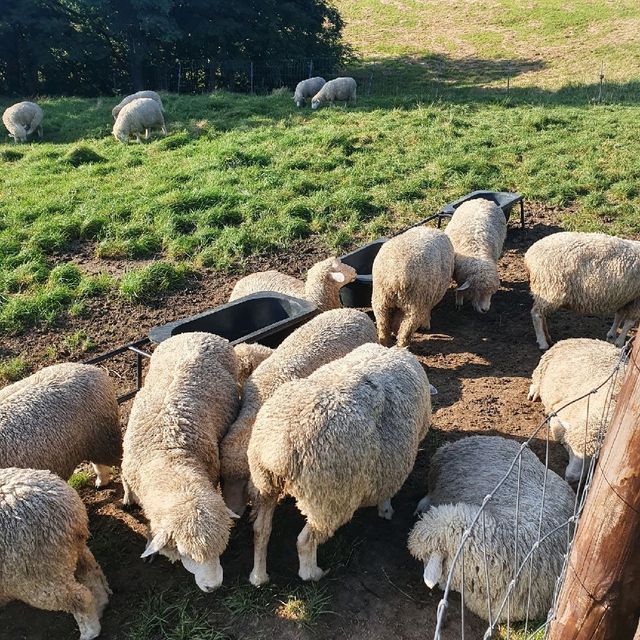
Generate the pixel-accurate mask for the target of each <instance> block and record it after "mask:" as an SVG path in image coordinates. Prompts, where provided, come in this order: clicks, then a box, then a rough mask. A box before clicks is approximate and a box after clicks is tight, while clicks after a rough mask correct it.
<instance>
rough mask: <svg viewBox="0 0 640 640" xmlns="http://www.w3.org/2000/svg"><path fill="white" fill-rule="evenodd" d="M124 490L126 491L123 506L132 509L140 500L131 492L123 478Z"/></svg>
mask: <svg viewBox="0 0 640 640" xmlns="http://www.w3.org/2000/svg"><path fill="white" fill-rule="evenodd" d="M122 488H123V489H124V495H123V496H122V506H124V507H131V506H133V505H134V504H137V502H138V500H137V499H136V497H135V495H134V493H133V491H132V490H131V487H130V486H129V483H128V482H127V481H126V480H125V478H124V477H123V478H122Z"/></svg>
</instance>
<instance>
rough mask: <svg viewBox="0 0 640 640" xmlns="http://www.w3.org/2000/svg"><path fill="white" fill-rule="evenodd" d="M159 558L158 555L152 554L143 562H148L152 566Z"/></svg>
mask: <svg viewBox="0 0 640 640" xmlns="http://www.w3.org/2000/svg"><path fill="white" fill-rule="evenodd" d="M157 557H158V554H157V553H150V554H149V555H148V556H145V557H144V558H142V562H146V563H147V564H151V563H152V562H153V561H154V560H155V559H156V558H157Z"/></svg>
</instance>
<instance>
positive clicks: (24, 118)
mask: <svg viewBox="0 0 640 640" xmlns="http://www.w3.org/2000/svg"><path fill="white" fill-rule="evenodd" d="M43 117H44V114H43V113H42V109H41V108H40V107H39V106H38V105H37V104H35V103H34V102H18V103H17V104H14V105H11V106H10V107H9V108H8V109H5V111H4V113H3V114H2V122H3V123H4V126H5V127H6V128H7V131H8V132H9V136H10V137H12V138H13V141H14V142H27V136H29V135H31V134H32V133H33V132H34V131H37V132H38V137H40V138H42V118H43Z"/></svg>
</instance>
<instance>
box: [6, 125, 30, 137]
mask: <svg viewBox="0 0 640 640" xmlns="http://www.w3.org/2000/svg"><path fill="white" fill-rule="evenodd" d="M9 135H10V136H11V137H12V138H13V139H14V140H15V141H16V142H27V130H26V128H25V127H23V126H22V125H21V124H18V123H14V124H13V132H12V133H10V134H9Z"/></svg>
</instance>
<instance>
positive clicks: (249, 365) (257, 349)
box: [233, 342, 273, 386]
mask: <svg viewBox="0 0 640 640" xmlns="http://www.w3.org/2000/svg"><path fill="white" fill-rule="evenodd" d="M233 349H234V351H235V352H236V358H237V360H238V383H239V385H240V386H242V385H243V384H244V382H245V380H246V379H247V378H248V377H249V376H250V375H251V374H252V373H253V372H254V371H255V370H256V367H257V366H258V365H259V364H260V363H261V362H264V361H265V360H266V359H267V358H268V357H269V356H270V355H271V354H272V353H273V349H271V347H265V346H264V345H262V344H258V343H257V342H254V343H251V344H249V343H248V342H242V343H241V344H237V345H236V346H235V347H234V348H233Z"/></svg>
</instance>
